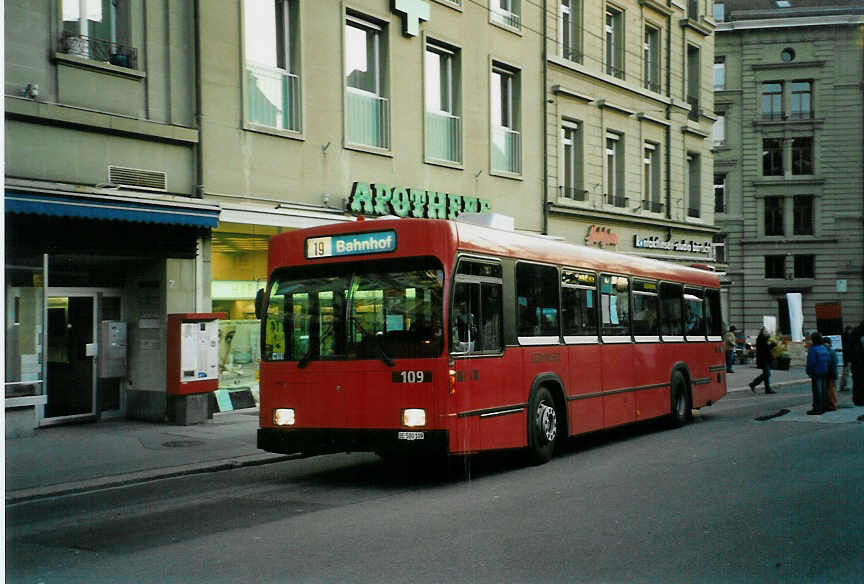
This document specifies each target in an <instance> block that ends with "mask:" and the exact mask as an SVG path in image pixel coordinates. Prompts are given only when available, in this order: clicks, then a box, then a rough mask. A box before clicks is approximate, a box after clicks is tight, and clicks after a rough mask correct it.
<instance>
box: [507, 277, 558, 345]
mask: <svg viewBox="0 0 864 584" xmlns="http://www.w3.org/2000/svg"><path fill="white" fill-rule="evenodd" d="M529 267H530V268H532V269H539V270H544V271H547V270H548V271H549V274H550V276H551V274H552V273H554V276H555V284H554V286H553V285H551V282H552V278H551V277H550V278H549V282H548V284H549V285H550V286H549V289H548V290H547V289H546V288H538V287H535V288H532V291H536V290H538V289H540V290H541V296H545V295H546V294H548V293H549V292H553V293H554V294H555V303H554V306H555V327H556V328H557V334H555V335H552V334H535V335H524V334H521V333H522V332H523V331H522V330H520V329H521V328H522V327H523V325H524V323H522V322H521V319H520V315H521V314H522V307H520V305H519V298H520V294H519V293H520V292H521V291H522V290H521V289H520V287H519V284H520V278H519V271H520V269H527V268H529ZM531 280H533V281H535V282H537V286H540V285H541V284H542V280H540V279H531ZM523 281H524V280H523ZM513 288H514V292H515V294H514V301H515V303H516V306H515V309H516V311H515V315H516V340H517V342H518V343H519V345H520V346H525V347H533V346H539V345H560V344H561V271H560V269H559V268H558V266H556V265H552V264H544V263H541V262H532V261H518V262H516V267H515V270H514V286H513ZM541 300H546V298H542V299H541ZM527 307H528V306H526V308H527ZM537 308H540V310H541V314H540V318H543V314H542V310H543V307H542V306H540V307H537ZM536 326H538V327H541V330H540V332H541V333H544V332H549V331H543V330H542V325H541V324H539V323H538V324H537V325H536Z"/></svg>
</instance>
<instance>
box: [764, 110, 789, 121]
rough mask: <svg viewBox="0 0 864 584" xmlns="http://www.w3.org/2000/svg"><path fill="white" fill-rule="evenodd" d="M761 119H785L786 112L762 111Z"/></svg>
mask: <svg viewBox="0 0 864 584" xmlns="http://www.w3.org/2000/svg"><path fill="white" fill-rule="evenodd" d="M762 119H763V120H768V121H775V122H777V121H780V120H784V119H786V114H785V113H784V112H775V111H767V112H766V111H763V112H762Z"/></svg>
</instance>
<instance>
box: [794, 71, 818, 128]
mask: <svg viewBox="0 0 864 584" xmlns="http://www.w3.org/2000/svg"><path fill="white" fill-rule="evenodd" d="M796 85H799V86H800V85H806V86H807V90H806V91H802V90H801V88H800V87H798V88H796V87H795V86H796ZM803 96H807V97H806V101H807V109H804V107H803V105H802V103H801V102H802V101H805V100H804V97H803ZM796 110H797V111H796ZM813 111H814V107H813V80H812V79H796V80H793V81H791V82H790V83H789V117H790V118H791V119H793V120H809V119H812V118H813Z"/></svg>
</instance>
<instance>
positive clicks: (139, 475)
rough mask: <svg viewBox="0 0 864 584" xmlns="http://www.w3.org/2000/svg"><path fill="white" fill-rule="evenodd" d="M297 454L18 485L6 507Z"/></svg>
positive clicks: (273, 460) (229, 467) (224, 468)
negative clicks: (79, 479) (33, 485)
mask: <svg viewBox="0 0 864 584" xmlns="http://www.w3.org/2000/svg"><path fill="white" fill-rule="evenodd" d="M298 457H300V455H287V456H286V455H281V454H250V455H248V456H241V457H235V458H230V459H223V460H214V461H211V462H200V463H194V464H186V465H182V466H169V467H165V468H157V469H150V470H142V471H136V472H130V473H124V474H118V475H111V476H107V477H99V478H95V479H84V480H81V481H74V482H68V483H58V484H56V485H48V486H45V487H33V488H30V489H19V490H17V491H11V492H9V491H7V493H6V506H7V507H8V506H10V505H17V504H19V503H29V502H32V501H38V500H41V499H47V498H50V497H62V496H64V495H78V494H81V493H89V492H91V491H99V490H102V489H110V488H114V487H123V486H128V485H136V484H141V483H147V482H151V481H156V480H160V479H168V478H175V477H181V476H188V475H193V474H203V473H208V472H218V471H223V470H231V469H235V468H243V467H251V466H261V465H264V464H271V463H274V462H283V461H286V460H291V459H294V458H298Z"/></svg>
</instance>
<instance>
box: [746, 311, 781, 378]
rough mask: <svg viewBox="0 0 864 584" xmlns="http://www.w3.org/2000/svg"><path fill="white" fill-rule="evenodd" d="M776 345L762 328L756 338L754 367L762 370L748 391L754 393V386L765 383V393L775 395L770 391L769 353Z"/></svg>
mask: <svg viewBox="0 0 864 584" xmlns="http://www.w3.org/2000/svg"><path fill="white" fill-rule="evenodd" d="M776 346H777V343H775V342H774V341H772V340H771V337H769V336H768V331H767V330H765V327H764V326H763V327H762V329H761V330H760V331H759V336H758V337H756V367H758V368H759V369H761V370H762V374H761V375H759V377H757V378H756V379H754V380H753V381H751V382H750V383H749V385H750V391H752V392H753V393H756V386H758V385H759V384H760V383H765V393H777V392H776V391H774V390H773V389H771V351H772V350H773V349H774V347H776Z"/></svg>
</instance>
